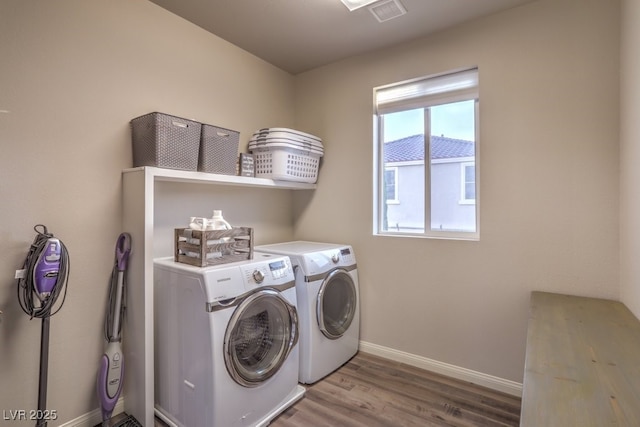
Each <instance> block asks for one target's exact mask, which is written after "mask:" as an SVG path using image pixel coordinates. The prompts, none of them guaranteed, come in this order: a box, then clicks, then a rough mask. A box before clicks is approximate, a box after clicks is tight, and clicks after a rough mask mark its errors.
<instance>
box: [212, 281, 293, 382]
mask: <svg viewBox="0 0 640 427" xmlns="http://www.w3.org/2000/svg"><path fill="white" fill-rule="evenodd" d="M297 341H298V314H297V311H296V308H295V307H294V306H293V305H291V304H289V302H288V301H287V300H286V299H285V298H284V297H283V296H282V295H281V294H280V292H278V291H276V290H273V289H261V290H258V291H256V292H254V293H252V294H250V295H249V296H248V297H246V299H245V300H243V301H242V302H241V303H240V304H239V305H238V307H237V308H236V309H235V311H234V312H233V315H232V316H231V319H230V320H229V325H228V326H227V330H226V333H225V339H224V361H225V365H226V366H227V371H228V372H229V374H230V375H231V377H232V378H233V379H234V380H235V381H236V382H237V383H238V384H241V385H243V386H246V387H255V386H258V385H260V383H262V382H263V381H266V380H267V379H269V378H271V377H272V376H273V375H274V374H275V373H276V372H278V370H279V369H280V367H281V366H282V364H283V363H284V362H285V360H286V359H287V357H288V356H289V353H290V352H291V350H292V349H293V347H294V346H295V345H296V343H297Z"/></svg>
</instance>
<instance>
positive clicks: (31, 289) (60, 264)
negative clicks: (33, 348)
mask: <svg viewBox="0 0 640 427" xmlns="http://www.w3.org/2000/svg"><path fill="white" fill-rule="evenodd" d="M33 229H34V230H35V231H36V233H37V235H36V237H35V239H34V241H33V243H32V244H31V247H30V248H29V253H28V254H27V258H26V259H25V261H24V264H23V267H22V270H21V276H20V277H19V279H18V301H19V302H20V307H22V310H23V311H24V312H25V313H27V314H28V315H29V316H30V317H31V319H33V318H34V317H36V318H39V319H42V332H41V338H40V378H39V384H38V411H37V414H38V418H37V419H36V427H43V426H46V425H47V421H48V419H49V418H51V419H53V417H52V414H53V412H49V411H47V409H46V408H47V377H48V369H49V323H50V319H51V316H53V315H54V314H56V313H57V312H58V311H59V310H60V309H61V308H62V305H63V304H64V300H65V297H66V294H67V280H68V278H69V253H68V252H67V248H66V247H65V246H64V244H63V243H62V241H61V240H59V239H56V238H55V237H53V234H51V233H49V232H48V230H47V227H46V226H44V225H42V224H38V225H36V226H35V227H33ZM61 296H62V299H61V300H60V299H59V298H60V297H61Z"/></svg>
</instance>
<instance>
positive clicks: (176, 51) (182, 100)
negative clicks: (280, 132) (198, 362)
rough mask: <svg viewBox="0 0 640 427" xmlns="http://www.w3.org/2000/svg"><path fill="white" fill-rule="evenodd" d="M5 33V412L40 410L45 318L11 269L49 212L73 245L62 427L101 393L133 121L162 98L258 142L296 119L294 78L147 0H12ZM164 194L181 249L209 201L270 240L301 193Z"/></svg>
mask: <svg viewBox="0 0 640 427" xmlns="http://www.w3.org/2000/svg"><path fill="white" fill-rule="evenodd" d="M0 40H2V42H1V43H0V58H2V60H1V61H0V147H1V148H2V154H1V155H0V178H1V182H2V184H1V185H0V212H1V214H0V218H2V222H1V223H0V252H1V253H3V254H4V255H3V257H2V258H1V259H0V277H1V278H2V279H0V310H1V311H2V312H3V314H1V315H0V378H1V380H0V381H1V384H2V387H0V410H6V411H7V412H6V413H5V414H9V413H10V412H9V411H19V410H25V411H28V410H31V409H36V407H37V395H38V364H39V353H40V321H39V320H36V319H34V320H29V318H28V316H27V315H25V314H24V313H23V312H22V311H21V310H20V307H19V305H18V300H17V297H16V283H15V280H14V279H13V278H14V272H15V270H16V269H17V268H19V267H20V266H21V264H22V262H23V260H24V257H25V256H26V253H27V250H28V248H29V245H30V244H31V242H32V241H33V238H34V236H35V232H34V231H33V226H34V225H35V224H38V223H43V224H46V225H47V226H48V227H49V230H50V231H51V232H53V233H54V234H55V235H56V236H57V237H59V238H60V239H62V240H63V242H64V243H65V244H66V246H67V247H68V249H69V253H70V257H71V274H70V280H69V285H68V295H67V298H66V301H65V304H64V306H63V307H62V310H61V311H60V312H59V313H58V314H57V315H55V316H54V317H53V318H52V319H51V343H50V355H49V377H48V379H49V383H48V405H47V407H48V409H51V410H55V411H57V414H58V419H57V420H56V421H55V422H51V423H49V425H61V424H63V423H65V422H67V421H69V420H71V419H75V418H77V417H80V416H82V415H84V414H86V413H88V412H90V411H93V410H95V409H98V406H99V405H98V401H97V398H96V393H95V381H96V374H97V370H98V362H99V357H100V355H101V354H102V351H103V349H104V346H103V345H104V340H103V336H102V334H103V326H102V325H103V319H104V315H105V307H106V298H107V285H108V282H109V275H110V273H111V267H112V263H113V259H114V246H115V241H116V238H117V237H118V235H119V233H120V232H122V231H126V230H122V229H121V227H122V222H121V221H122V219H121V216H122V201H121V198H122V180H121V172H122V170H123V169H125V168H128V167H131V166H132V157H131V137H130V130H129V120H131V119H132V118H134V117H137V116H139V115H142V114H145V113H148V112H152V111H160V112H164V113H169V114H174V115H177V116H181V117H187V118H192V119H195V120H198V121H202V122H205V123H210V124H215V125H218V126H223V127H227V128H230V129H234V130H238V131H240V136H241V146H242V147H241V148H245V149H246V145H247V141H248V139H249V137H250V135H251V133H253V131H255V130H256V129H258V128H261V127H265V126H285V127H291V126H292V125H293V120H294V105H293V101H294V98H293V89H294V86H293V83H294V82H293V78H292V76H291V75H289V74H288V73H285V72H283V71H281V70H279V69H277V68H275V67H273V66H271V65H269V64H267V63H265V62H264V61H262V60H260V59H258V58H256V57H255V56H253V55H250V54H248V53H247V52H245V51H243V50H241V49H239V48H237V47H235V46H233V45H231V44H229V43H227V42H226V41H224V40H222V39H220V38H218V37H216V36H213V35H211V34H210V33H208V32H205V31H204V30H202V29H200V28H199V27H196V26H195V25H193V24H190V23H188V22H186V21H184V20H183V19H181V18H178V17H177V16H175V15H173V14H171V13H169V12H167V11H165V10H164V9H161V8H160V7H158V6H156V5H155V4H153V3H151V2H148V1H146V0H98V1H89V2H87V1H83V0H56V1H38V0H24V1H2V2H0ZM158 191H159V192H160V193H161V194H160V197H159V199H161V202H159V203H158V204H157V205H156V206H157V207H158V209H161V210H160V211H159V212H158V213H157V215H158V224H159V229H158V230H157V234H158V242H159V243H158V247H157V248H156V249H157V252H158V254H167V255H168V254H170V253H171V248H170V247H169V245H170V244H171V239H170V237H167V236H166V235H165V234H166V233H167V232H170V230H171V228H173V227H175V226H183V225H186V224H187V222H188V216H189V215H210V214H211V210H212V209H223V211H224V214H225V217H226V218H227V219H228V220H229V221H230V222H231V223H232V224H236V225H244V226H252V227H254V228H255V230H256V234H255V236H256V241H257V242H258V243H260V242H264V243H266V242H267V241H273V240H287V239H290V238H291V237H292V236H293V228H292V225H291V224H292V219H291V218H292V217H291V211H292V202H291V194H290V192H286V191H281V190H278V191H275V190H274V191H270V190H264V191H257V190H250V189H243V190H237V191H230V190H229V189H227V188H224V187H218V186H199V185H193V186H191V185H178V184H170V183H166V185H164V184H163V185H159V186H158ZM192 202H193V205H190V203H192ZM163 207H164V209H162V208H163ZM265 230H267V231H265ZM263 231H264V232H263ZM162 242H164V243H162ZM137 244H139V242H133V245H134V246H133V253H132V257H135V256H136V245H137ZM138 285H140V284H139V283H129V286H138ZM135 309H136V307H129V310H135ZM126 342H127V337H124V345H125V346H126ZM7 416H9V415H7ZM5 423H6V421H5ZM0 424H3V422H0ZM10 424H11V425H14V424H15V425H16V426H18V425H27V424H32V422H30V421H29V422H26V421H25V422H22V423H20V422H16V423H10ZM3 425H4V424H3Z"/></svg>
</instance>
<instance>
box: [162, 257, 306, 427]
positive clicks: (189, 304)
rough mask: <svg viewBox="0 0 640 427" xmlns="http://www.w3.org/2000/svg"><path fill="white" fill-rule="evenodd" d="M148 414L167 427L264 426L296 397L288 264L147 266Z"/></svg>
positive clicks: (267, 260)
mask: <svg viewBox="0 0 640 427" xmlns="http://www.w3.org/2000/svg"><path fill="white" fill-rule="evenodd" d="M154 300H155V301H154V302H155V306H154V338H155V340H154V341H155V345H154V353H155V408H156V414H157V415H158V416H159V417H160V418H162V419H163V420H164V421H166V422H167V423H168V424H169V425H172V426H185V427H232V426H243V427H244V426H265V425H267V424H268V423H269V422H270V421H271V420H272V419H273V418H275V417H276V416H277V415H278V414H280V413H281V412H282V411H284V410H285V409H286V408H287V407H289V406H290V405H292V404H293V403H295V402H296V401H297V400H298V399H300V398H301V397H302V396H303V395H304V392H305V390H304V388H303V387H301V386H300V385H298V369H299V343H298V340H299V324H298V312H297V294H296V291H295V281H294V273H293V269H292V265H291V262H290V260H289V258H287V257H284V256H280V257H267V256H264V255H260V254H256V256H255V258H254V259H253V260H250V261H242V262H236V263H229V264H222V265H218V266H212V267H204V268H198V267H193V266H190V265H187V264H182V263H178V262H174V261H173V258H162V259H156V260H154Z"/></svg>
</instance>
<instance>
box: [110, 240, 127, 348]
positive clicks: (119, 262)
mask: <svg viewBox="0 0 640 427" xmlns="http://www.w3.org/2000/svg"><path fill="white" fill-rule="evenodd" d="M130 252H131V236H130V235H129V233H121V234H120V236H119V237H118V242H117V243H116V268H117V270H118V278H117V282H116V283H117V285H116V286H117V287H116V299H115V306H114V307H113V327H112V328H111V337H112V338H113V339H119V338H120V337H119V333H118V331H119V330H120V310H121V307H122V293H123V287H124V272H125V270H126V269H127V264H128V263H129V253H130Z"/></svg>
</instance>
